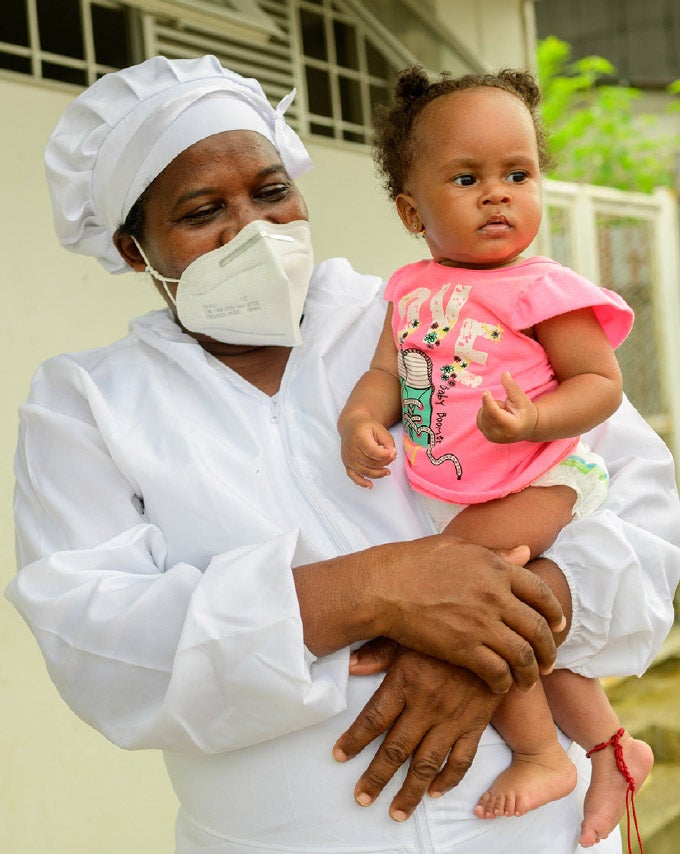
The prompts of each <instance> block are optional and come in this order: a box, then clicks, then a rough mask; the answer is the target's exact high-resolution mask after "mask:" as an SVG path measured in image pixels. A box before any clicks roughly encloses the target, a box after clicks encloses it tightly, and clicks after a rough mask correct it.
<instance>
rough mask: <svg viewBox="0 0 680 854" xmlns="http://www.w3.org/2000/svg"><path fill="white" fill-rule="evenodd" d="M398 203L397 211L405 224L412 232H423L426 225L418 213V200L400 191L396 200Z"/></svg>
mask: <svg viewBox="0 0 680 854" xmlns="http://www.w3.org/2000/svg"><path fill="white" fill-rule="evenodd" d="M394 201H395V203H396V205H397V213H398V214H399V218H400V219H401V221H402V222H403V223H404V226H405V227H406V229H407V230H408V231H410V232H411V234H422V232H423V231H424V230H425V226H424V225H423V222H422V220H421V218H420V214H419V213H418V207H417V205H416V200H415V199H414V198H413V196H409V194H408V193H399V195H398V196H397V198H396V199H395V200H394Z"/></svg>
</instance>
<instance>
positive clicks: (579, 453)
mask: <svg viewBox="0 0 680 854" xmlns="http://www.w3.org/2000/svg"><path fill="white" fill-rule="evenodd" d="M531 486H570V487H571V488H572V489H573V490H574V492H575V493H576V501H575V503H574V518H575V519H581V518H582V517H583V516H589V515H590V514H591V513H594V512H595V510H597V508H598V507H601V506H602V505H603V504H604V502H605V500H606V498H607V493H608V492H609V474H608V472H607V467H606V465H605V462H604V460H603V459H602V457H601V456H599V454H596V453H594V452H593V451H591V450H590V448H589V447H588V446H587V445H586V443H585V442H583V441H579V443H578V445H577V446H576V447H575V448H574V450H573V451H572V452H571V454H569V456H568V457H565V458H564V459H563V460H561V461H560V462H559V463H557V465H554V466H553V467H552V468H551V469H548V471H547V472H545V474H542V475H541V476H540V477H538V478H536V480H535V481H534V482H533V483H532V484H531ZM420 497H421V498H422V500H423V503H424V505H425V507H426V509H427V512H428V513H429V514H430V517H431V518H432V521H433V522H434V524H435V526H436V528H437V531H438V532H439V533H441V532H442V531H443V530H444V528H445V527H446V526H447V525H448V524H449V522H450V521H451V520H452V519H455V518H456V516H457V515H458V514H459V513H460V512H461V511H462V510H465V508H466V507H467V506H468V505H467V504H450V503H449V502H447V501H442V500H440V499H439V498H432V497H430V496H428V495H421V496H420Z"/></svg>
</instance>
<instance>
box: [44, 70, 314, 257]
mask: <svg viewBox="0 0 680 854" xmlns="http://www.w3.org/2000/svg"><path fill="white" fill-rule="evenodd" d="M294 96H295V90H293V91H292V92H291V93H290V94H288V95H287V96H286V97H285V98H284V99H283V100H282V101H281V102H280V103H279V105H278V106H277V107H276V109H274V107H272V106H271V104H270V103H269V101H268V100H267V98H266V96H265V94H264V92H263V90H262V87H261V86H260V84H259V83H258V82H257V80H254V79H252V78H245V77H241V76H240V75H239V74H236V73H234V72H232V71H229V70H228V69H226V68H223V67H222V66H221V65H220V63H219V61H218V60H217V58H216V57H214V56H203V57H201V58H200V59H167V58H166V57H164V56H155V57H153V58H152V59H148V60H147V61H146V62H142V63H141V64H140V65H134V66H132V67H131V68H124V69H123V70H122V71H116V72H114V73H112V74H107V75H105V76H104V77H102V78H101V79H100V80H98V81H97V82H96V83H93V84H92V86H90V87H89V88H88V89H86V90H85V91H84V92H83V93H82V94H81V95H79V96H78V97H77V98H76V99H75V100H74V101H73V102H72V103H71V104H69V106H68V107H67V108H66V110H65V112H64V115H63V116H62V118H61V119H60V121H59V123H58V125H57V127H56V128H55V130H54V133H53V134H52V136H51V137H50V140H49V142H48V143H47V147H46V149H45V164H46V169H47V183H48V187H49V191H50V196H51V198H52V210H53V214H54V225H55V229H56V232H57V236H58V238H59V242H60V243H61V244H62V246H65V247H66V248H67V249H70V250H72V251H73V252H80V253H82V254H84V255H94V256H95V258H98V259H99V261H101V263H102V264H103V265H104V267H106V269H107V270H109V272H112V273H122V272H125V271H126V270H129V269H130V268H129V267H128V266H127V265H126V264H125V262H124V261H123V259H122V258H121V257H120V255H119V254H118V251H117V249H116V248H115V246H114V244H113V234H114V232H115V231H116V229H117V228H118V227H119V226H120V225H121V224H122V223H123V222H124V221H125V218H126V217H127V215H128V213H129V212H130V209H131V208H132V206H133V205H134V203H135V202H136V201H137V199H138V198H139V196H140V195H141V194H142V193H143V191H144V190H145V189H146V188H147V187H148V186H149V184H150V183H151V182H152V181H153V180H154V178H156V177H157V176H158V175H159V174H160V173H161V172H162V171H163V169H165V167H166V166H167V165H168V163H170V162H171V161H172V160H173V159H174V158H175V157H177V155H178V154H181V152H182V151H184V150H185V149H186V148H188V147H189V146H190V145H193V144H194V143H195V142H198V141H199V140H201V139H205V137H207V136H211V135H212V134H215V133H221V132H223V131H227V130H254V131H257V132H258V133H260V134H262V136H264V137H265V138H266V139H268V140H269V141H270V142H271V143H272V145H273V146H274V147H275V148H276V150H277V151H278V153H279V155H280V156H281V161H282V162H283V165H284V166H285V167H286V169H287V171H288V173H289V175H290V176H291V177H292V178H297V177H298V176H299V175H302V174H303V173H304V172H306V171H307V170H308V169H310V168H311V166H312V162H311V160H310V158H309V155H308V154H307V151H306V149H305V147H304V145H303V144H302V140H301V139H300V137H299V136H298V135H297V134H296V133H295V131H294V130H293V129H292V128H291V127H290V126H289V125H287V124H286V121H285V119H284V115H283V114H284V113H285V111H286V109H287V108H288V106H289V105H290V103H291V101H292V100H293V97H294Z"/></svg>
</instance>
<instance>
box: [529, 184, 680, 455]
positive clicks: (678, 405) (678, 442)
mask: <svg viewBox="0 0 680 854" xmlns="http://www.w3.org/2000/svg"><path fill="white" fill-rule="evenodd" d="M534 248H535V249H536V251H537V252H538V253H539V254H543V255H549V256H550V257H552V258H555V259H556V260H558V261H560V262H561V263H562V264H565V265H566V266H568V267H571V268H572V269H574V270H576V271H577V272H579V273H581V274H582V275H584V276H587V277H588V278H589V279H591V280H592V281H594V282H597V283H598V284H600V285H604V286H605V287H608V288H611V290H614V291H617V292H618V293H620V294H621V295H622V296H623V297H624V298H625V299H626V300H627V302H628V303H629V304H630V305H631V306H632V308H633V309H634V311H635V318H636V319H635V326H634V328H633V331H632V333H631V335H630V336H629V338H628V339H627V340H626V341H625V342H624V344H623V345H622V346H621V348H620V349H619V350H618V352H617V354H618V357H619V362H620V364H621V368H622V371H623V377H624V388H625V390H626V394H627V395H628V397H629V398H630V399H631V400H632V402H633V403H634V404H635V406H636V407H637V409H638V410H639V411H640V412H641V413H642V414H643V415H644V416H645V418H646V419H647V421H648V422H649V423H650V424H651V425H652V427H653V428H654V429H655V430H656V431H657V432H658V433H659V434H660V435H661V436H663V438H664V440H665V441H666V442H667V444H668V445H669V447H670V448H671V450H672V452H673V455H674V457H675V460H676V462H677V463H678V464H679V467H680V379H679V377H678V374H679V372H680V225H679V222H678V201H677V198H676V196H675V195H674V194H673V193H672V192H671V191H669V190H665V189H659V190H657V191H656V192H654V193H652V194H650V195H647V194H645V193H628V192H623V191H621V190H613V189H609V188H606V187H594V186H589V185H586V184H566V183H562V182H560V181H546V182H545V185H544V218H543V224H542V227H541V232H540V234H539V236H538V238H537V241H536V246H535V247H534Z"/></svg>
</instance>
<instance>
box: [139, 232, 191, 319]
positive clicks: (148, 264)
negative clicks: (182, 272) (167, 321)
mask: <svg viewBox="0 0 680 854" xmlns="http://www.w3.org/2000/svg"><path fill="white" fill-rule="evenodd" d="M130 237H132V240H133V242H134V244H135V246H136V247H137V249H138V251H139V254H140V255H141V256H142V260H143V261H144V263H145V264H146V267H145V268H144V272H145V273H148V274H149V275H150V276H151V278H153V279H158V281H159V282H160V283H161V284H162V285H163V290H164V291H165V293H166V294H167V295H168V299H169V300H170V302H171V303H172V304H173V305H174V306H175V308H177V300H176V299H175V298H174V297H173V295H172V294H171V293H170V288H169V287H168V282H173V283H175V284H179V282H180V280H179V279H169V278H167V277H166V276H162V275H161V274H160V273H159V272H158V270H156V268H155V267H152V266H151V262H150V261H149V259H148V258H147V257H146V253H145V252H144V250H143V249H142V247H141V246H140V245H139V242H138V241H137V238H136V237H134V236H133V235H130Z"/></svg>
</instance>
